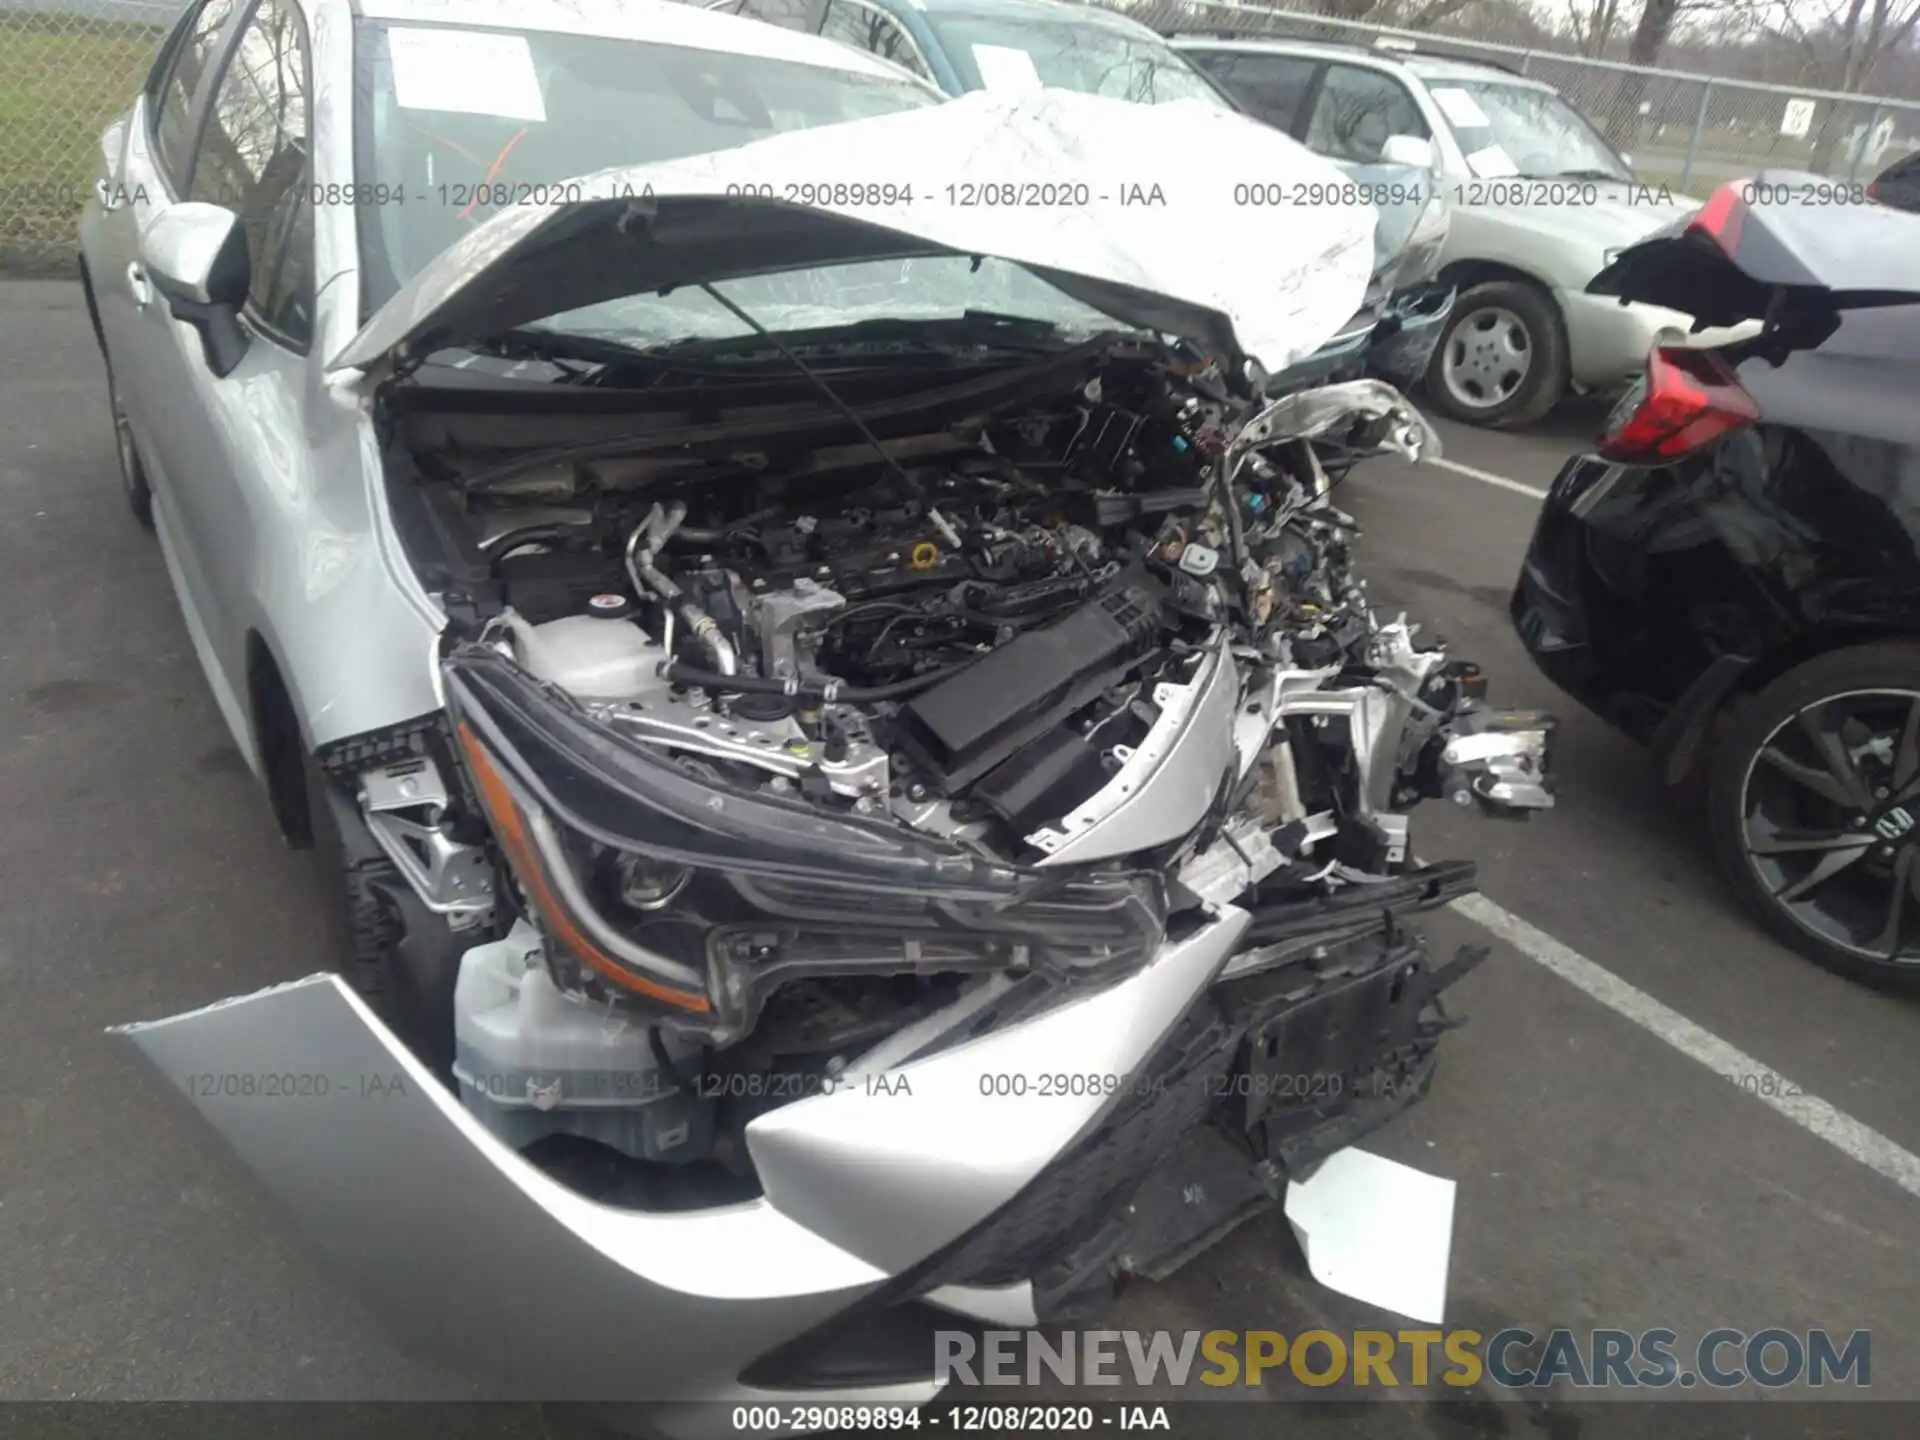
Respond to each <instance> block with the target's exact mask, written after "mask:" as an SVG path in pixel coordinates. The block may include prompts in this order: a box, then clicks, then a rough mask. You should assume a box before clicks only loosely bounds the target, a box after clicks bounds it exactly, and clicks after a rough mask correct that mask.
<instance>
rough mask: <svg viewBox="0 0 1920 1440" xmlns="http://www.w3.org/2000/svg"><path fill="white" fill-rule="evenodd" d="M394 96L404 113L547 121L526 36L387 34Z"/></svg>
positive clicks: (432, 32) (443, 32) (431, 32)
mask: <svg viewBox="0 0 1920 1440" xmlns="http://www.w3.org/2000/svg"><path fill="white" fill-rule="evenodd" d="M387 53H388V54H389V55H391V56H392V57H393V95H394V99H396V100H398V101H399V102H400V108H401V109H403V110H441V111H452V112H455V113H457V114H461V115H497V116H499V117H500V118H501V119H503V120H545V119H546V118H547V107H546V103H545V102H544V101H543V100H542V99H541V98H540V77H539V76H538V75H536V74H535V73H534V70H533V52H532V51H531V50H529V49H528V48H527V37H526V36H524V35H498V34H485V33H482V32H480V31H476V30H401V29H394V30H389V31H387Z"/></svg>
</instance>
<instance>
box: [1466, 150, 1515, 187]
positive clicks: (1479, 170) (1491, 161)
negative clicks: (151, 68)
mask: <svg viewBox="0 0 1920 1440" xmlns="http://www.w3.org/2000/svg"><path fill="white" fill-rule="evenodd" d="M1467 168H1468V169H1469V170H1471V171H1472V172H1473V173H1474V174H1476V175H1478V176H1479V177H1480V178H1481V179H1482V180H1493V179H1496V178H1498V177H1499V176H1502V175H1518V174H1519V173H1520V167H1519V166H1518V165H1515V164H1514V163H1513V157H1512V156H1510V155H1508V154H1507V152H1506V151H1505V150H1502V149H1501V148H1500V147H1499V146H1498V145H1489V146H1487V148H1486V149H1484V150H1476V151H1474V152H1473V153H1472V154H1471V155H1469V156H1467Z"/></svg>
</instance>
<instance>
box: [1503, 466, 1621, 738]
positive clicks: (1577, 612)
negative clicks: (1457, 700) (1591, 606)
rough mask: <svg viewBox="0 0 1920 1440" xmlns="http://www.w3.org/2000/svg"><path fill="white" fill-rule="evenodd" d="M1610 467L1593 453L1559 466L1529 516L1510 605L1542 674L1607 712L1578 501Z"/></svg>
mask: <svg viewBox="0 0 1920 1440" xmlns="http://www.w3.org/2000/svg"><path fill="white" fill-rule="evenodd" d="M1612 468H1613V467H1611V466H1609V465H1608V464H1607V462H1605V461H1604V460H1601V459H1599V458H1598V457H1596V456H1593V455H1575V456H1573V457H1572V458H1570V459H1569V460H1568V461H1567V462H1566V464H1565V465H1563V466H1561V468H1560V473H1559V474H1558V475H1556V476H1555V477H1554V481H1553V484H1552V486H1551V487H1550V488H1549V489H1548V491H1547V498H1546V500H1545V501H1544V502H1543V503H1542V504H1541V507H1540V513H1539V516H1538V518H1536V520H1535V521H1534V531H1533V539H1532V541H1531V543H1530V544H1529V545H1528V547H1527V553H1526V558H1525V559H1524V560H1523V561H1522V562H1521V566H1520V575H1519V578H1518V580H1517V581H1516V582H1515V584H1514V590H1513V596H1512V599H1511V600H1510V601H1509V602H1508V614H1509V617H1510V618H1511V619H1512V621H1513V628H1514V632H1515V633H1516V634H1517V635H1518V636H1519V637H1520V643H1521V644H1523V645H1524V646H1526V649H1527V654H1528V655H1529V656H1530V657H1531V658H1532V660H1533V663H1534V664H1535V665H1536V666H1538V667H1539V670H1540V673H1541V674H1543V675H1545V676H1546V677H1547V679H1549V680H1551V681H1552V682H1553V683H1554V684H1555V685H1556V686H1558V687H1559V688H1560V689H1561V690H1563V691H1564V692H1566V693H1567V694H1568V695H1570V696H1572V697H1573V698H1574V699H1575V700H1578V701H1579V702H1580V703H1581V704H1582V705H1585V706H1586V707H1587V708H1588V709H1590V710H1593V711H1596V712H1599V713H1604V712H1605V710H1606V703H1605V702H1606V694H1605V690H1606V686H1605V677H1604V676H1603V675H1602V674H1601V673H1600V666H1599V663H1598V660H1597V658H1596V656H1595V654H1594V650H1593V645H1592V628H1591V624H1590V620H1589V616H1588V614H1587V606H1586V602H1585V600H1584V598H1583V596H1584V590H1585V585H1584V575H1585V570H1586V563H1585V559H1584V555H1585V549H1584V540H1583V536H1582V527H1581V522H1580V519H1579V516H1578V515H1577V514H1576V513H1575V506H1576V504H1577V502H1578V501H1579V500H1580V498H1581V497H1582V496H1584V495H1586V494H1588V493H1589V492H1591V491H1592V490H1593V489H1594V487H1595V486H1597V485H1598V484H1599V483H1600V482H1601V481H1602V480H1603V479H1604V478H1605V476H1606V475H1607V472H1608V471H1609V470H1611V469H1612Z"/></svg>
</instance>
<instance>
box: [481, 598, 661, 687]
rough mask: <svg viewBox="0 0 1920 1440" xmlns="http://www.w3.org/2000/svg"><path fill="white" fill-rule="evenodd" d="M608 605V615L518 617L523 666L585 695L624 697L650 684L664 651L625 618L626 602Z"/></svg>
mask: <svg viewBox="0 0 1920 1440" xmlns="http://www.w3.org/2000/svg"><path fill="white" fill-rule="evenodd" d="M607 598H609V599H615V598H617V597H611V596H610V597H607ZM606 609H607V611H608V612H609V613H606V614H596V613H593V612H592V611H591V610H590V611H589V612H588V613H587V614H585V615H566V616H563V617H561V618H560V619H558V620H549V621H547V622H546V624H544V625H529V624H527V623H526V622H525V621H524V620H521V619H519V618H518V617H515V618H514V619H513V620H511V621H510V622H509V624H510V625H511V627H512V630H513V640H514V647H513V648H514V651H515V654H516V655H517V657H518V658H519V661H520V664H521V665H522V666H523V667H524V668H525V669H526V670H527V671H528V673H530V674H532V675H536V676H538V677H539V678H540V679H542V680H547V681H550V682H552V683H553V684H555V685H558V686H559V687H560V688H561V689H562V690H565V691H566V692H567V693H568V694H569V695H574V696H578V697H580V698H581V699H587V700H619V699H624V698H626V697H628V696H631V695H637V694H639V693H640V692H641V691H643V690H645V689H647V688H649V687H650V686H651V685H652V684H653V683H655V680H654V677H655V675H656V674H657V673H658V669H659V665H660V662H661V661H662V660H664V659H665V658H666V656H665V654H664V653H663V652H662V651H661V649H660V647H659V646H657V645H655V644H654V643H653V641H651V640H649V639H648V638H647V633H646V632H645V631H644V630H642V629H641V628H640V627H639V626H638V625H636V624H634V623H633V621H632V620H630V619H628V618H626V615H625V614H624V613H623V612H624V609H625V607H624V604H622V605H621V606H620V607H618V609H616V608H615V607H612V606H608V607H606Z"/></svg>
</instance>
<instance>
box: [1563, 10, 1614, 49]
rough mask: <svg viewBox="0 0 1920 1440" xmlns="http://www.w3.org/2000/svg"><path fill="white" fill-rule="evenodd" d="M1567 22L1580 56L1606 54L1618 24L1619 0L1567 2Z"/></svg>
mask: <svg viewBox="0 0 1920 1440" xmlns="http://www.w3.org/2000/svg"><path fill="white" fill-rule="evenodd" d="M1567 11H1568V15H1567V20H1568V24H1569V25H1570V26H1571V28H1572V30H1573V39H1574V44H1575V45H1576V47H1577V48H1578V50H1579V53H1580V54H1582V55H1592V56H1595V57H1596V58H1597V57H1599V56H1601V55H1604V54H1606V52H1607V46H1608V45H1609V44H1610V43H1611V42H1612V40H1613V33H1614V31H1615V30H1616V29H1617V28H1618V27H1619V24H1620V0H1568V3H1567Z"/></svg>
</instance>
